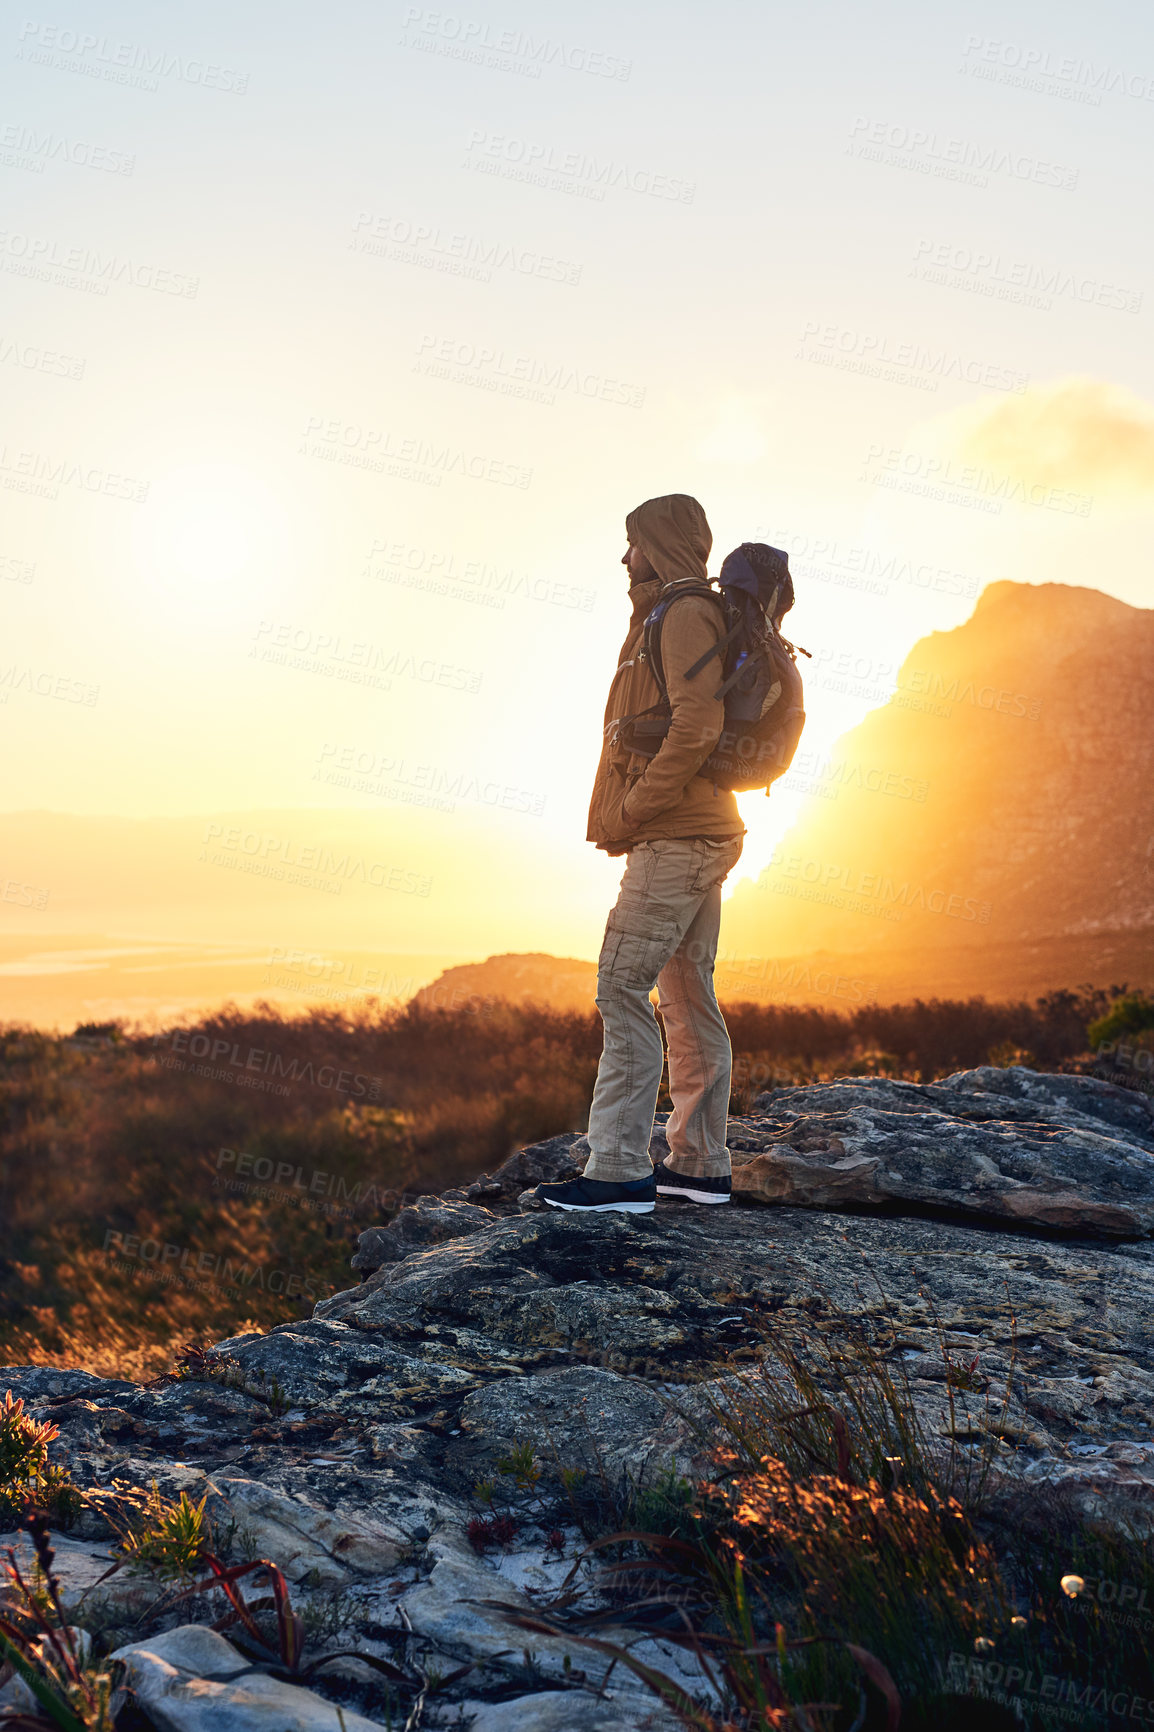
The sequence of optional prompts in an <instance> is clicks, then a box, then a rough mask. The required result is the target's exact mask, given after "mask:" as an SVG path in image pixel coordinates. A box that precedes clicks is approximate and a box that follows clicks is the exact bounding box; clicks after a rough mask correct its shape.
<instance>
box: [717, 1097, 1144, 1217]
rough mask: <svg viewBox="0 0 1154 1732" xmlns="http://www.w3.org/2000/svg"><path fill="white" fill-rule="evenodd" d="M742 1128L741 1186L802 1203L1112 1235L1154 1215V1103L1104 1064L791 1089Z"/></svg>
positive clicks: (750, 1192)
mask: <svg viewBox="0 0 1154 1732" xmlns="http://www.w3.org/2000/svg"><path fill="white" fill-rule="evenodd" d="M756 1106H757V1107H758V1108H759V1109H760V1114H759V1116H758V1117H756V1118H754V1119H751V1120H748V1121H746V1122H745V1123H744V1124H742V1125H740V1127H739V1128H737V1129H736V1131H735V1132H731V1135H730V1139H729V1141H730V1148H731V1150H732V1152H733V1162H734V1188H735V1189H736V1190H738V1191H740V1193H741V1194H742V1195H743V1196H749V1197H751V1198H755V1199H756V1200H757V1201H759V1202H765V1203H777V1204H788V1205H792V1206H794V1207H799V1208H825V1209H828V1208H835V1209H871V1210H890V1211H893V1212H898V1213H903V1214H910V1213H914V1212H917V1211H925V1212H927V1213H943V1214H949V1213H957V1214H959V1215H963V1216H964V1215H973V1216H977V1217H980V1218H984V1219H988V1220H999V1221H1003V1222H1012V1223H1015V1224H1020V1225H1022V1226H1024V1227H1037V1228H1043V1229H1055V1230H1059V1231H1063V1232H1069V1233H1077V1234H1083V1235H1090V1236H1096V1237H1103V1238H1112V1239H1133V1238H1141V1237H1145V1236H1146V1235H1148V1234H1149V1233H1150V1232H1151V1230H1152V1228H1154V1114H1152V1113H1151V1110H1150V1106H1149V1103H1148V1102H1147V1101H1146V1100H1145V1099H1144V1098H1143V1097H1142V1096H1135V1095H1131V1094H1129V1093H1128V1091H1126V1090H1124V1089H1118V1088H1114V1087H1113V1086H1112V1085H1111V1084H1109V1083H1105V1082H1100V1081H1098V1080H1096V1079H1095V1078H1093V1077H1039V1076H1037V1075H1036V1074H1035V1073H1033V1072H1031V1071H1026V1070H1023V1069H1021V1068H1017V1069H1014V1070H1011V1071H996V1070H994V1069H992V1068H991V1067H989V1066H984V1067H982V1068H981V1069H979V1070H973V1071H963V1072H960V1073H959V1074H958V1075H956V1076H952V1077H947V1078H946V1079H945V1081H944V1082H941V1083H933V1084H924V1085H915V1084H912V1083H900V1082H891V1081H889V1080H888V1079H885V1078H881V1077H871V1078H863V1079H861V1080H860V1081H853V1082H834V1083H829V1084H826V1085H824V1086H823V1085H817V1086H814V1087H810V1088H802V1089H778V1090H775V1091H774V1092H773V1093H772V1094H768V1095H762V1096H760V1097H759V1099H758V1101H757V1102H756Z"/></svg>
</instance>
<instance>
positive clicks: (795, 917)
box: [722, 582, 1154, 997]
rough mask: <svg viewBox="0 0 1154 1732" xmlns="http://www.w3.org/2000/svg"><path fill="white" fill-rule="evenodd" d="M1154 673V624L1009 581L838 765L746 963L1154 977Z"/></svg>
mask: <svg viewBox="0 0 1154 1732" xmlns="http://www.w3.org/2000/svg"><path fill="white" fill-rule="evenodd" d="M1152 667H1154V610H1150V609H1144V608H1135V607H1130V606H1128V605H1127V604H1126V603H1124V602H1121V601H1117V600H1114V599H1113V598H1112V597H1110V596H1107V595H1103V594H1102V593H1101V592H1099V591H1097V590H1093V589H1083V588H1076V587H1072V586H1068V585H1064V584H1041V585H1028V584H1020V583H1011V582H1002V583H994V584H991V585H990V586H989V587H988V588H987V589H985V590H984V591H983V593H982V595H981V597H980V598H979V600H978V603H977V605H976V607H975V609H974V612H973V614H972V615H971V617H970V618H969V619H968V620H966V621H965V622H964V623H963V624H962V625H960V626H958V627H956V628H955V629H954V630H952V631H947V632H933V633H931V634H930V636H928V637H925V638H922V639H921V640H920V641H919V642H918V643H917V644H915V645H914V647H913V649H912V650H911V652H910V654H909V655H908V657H907V658H906V660H905V662H904V663H903V665H902V668H901V671H900V673H899V675H898V680H897V689H896V691H895V692H894V694H893V696H892V697H891V698H890V700H889V701H888V702H887V703H885V704H883V705H882V706H881V707H880V708H879V709H877V710H874V711H872V712H871V713H870V714H869V715H867V716H866V718H865V719H864V720H863V721H862V722H861V723H859V725H858V726H857V727H855V728H853V729H851V730H850V731H849V732H848V733H847V734H845V735H843V736H842V738H841V740H840V741H839V742H838V744H837V746H836V747H835V749H834V751H833V752H832V753H831V755H830V758H829V760H828V762H827V763H826V764H824V765H822V766H818V767H817V769H816V775H815V780H816V782H817V784H818V785H817V787H816V789H815V791H814V793H813V796H812V797H811V798H810V799H809V800H808V802H807V804H806V806H805V807H804V808H803V810H802V811H801V813H800V814H799V818H798V821H797V823H796V824H795V825H794V827H793V828H792V829H791V830H790V832H789V833H788V834H787V835H786V837H785V838H784V839H783V841H782V843H781V845H780V847H779V848H778V849H776V850H775V853H774V856H773V859H772V861H771V863H770V865H769V866H768V867H767V868H766V869H765V870H764V871H763V872H762V873H761V875H760V877H759V879H758V880H757V882H756V883H749V882H745V883H742V884H740V885H739V886H738V888H737V890H736V891H735V894H734V896H733V898H732V900H731V902H730V903H729V906H728V908H727V910H726V917H725V922H724V925H723V937H722V943H723V949H724V951H725V952H726V953H727V954H728V955H729V956H731V957H745V956H752V955H758V956H762V957H772V956H790V957H798V956H807V955H812V954H814V953H822V954H823V955H825V956H827V957H828V958H829V959H831V960H832V961H833V962H835V963H837V964H844V965H845V966H846V967H849V968H850V969H851V971H855V972H856V973H857V974H858V975H859V976H860V975H862V974H868V975H869V976H871V977H873V979H874V980H875V981H876V982H877V983H878V986H879V990H881V991H882V993H883V995H884V996H887V997H888V996H892V994H893V993H894V992H895V991H918V992H921V993H923V994H925V993H932V992H947V991H948V992H951V993H956V992H959V991H964V992H985V993H986V994H988V995H993V994H1006V993H1014V994H1016V993H1019V992H1029V991H1032V990H1035V989H1037V990H1042V989H1044V987H1046V986H1058V985H1066V984H1074V983H1075V981H1080V980H1082V979H1094V980H1096V981H1097V982H1098V983H1100V984H1106V983H1108V982H1107V979H1106V977H1107V976H1109V977H1110V979H1111V980H1113V979H1117V978H1118V977H1119V974H1120V973H1121V974H1123V975H1124V974H1126V973H1127V972H1128V973H1129V975H1130V977H1131V978H1132V979H1137V978H1139V977H1142V976H1143V974H1144V973H1145V974H1148V973H1149V972H1150V967H1151V962H1152V960H1154V800H1152V793H1151V791H1152V789H1154V705H1152V704H1151V701H1150V694H1151V668H1152Z"/></svg>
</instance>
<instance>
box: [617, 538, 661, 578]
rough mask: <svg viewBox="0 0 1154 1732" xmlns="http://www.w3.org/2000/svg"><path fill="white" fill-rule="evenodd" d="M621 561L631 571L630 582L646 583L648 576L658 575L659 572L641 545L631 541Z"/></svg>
mask: <svg viewBox="0 0 1154 1732" xmlns="http://www.w3.org/2000/svg"><path fill="white" fill-rule="evenodd" d="M621 563H622V565H623V566H624V567H625V569H626V571H627V572H628V573H629V583H630V586H632V585H633V584H635V583H644V582H645V580H646V578H648V577H656V576H657V573H656V572H655V571H654V569H653V567H652V566H651V565H650V563H649V561H648V560H647V559H646V557H645V555H644V554H643V553H642V551H641V549H640V548H639V547H634V545H633V543H632V542H630V543H629V545H628V547H627V548H626V549H625V552H624V553H623V554H622V556H621Z"/></svg>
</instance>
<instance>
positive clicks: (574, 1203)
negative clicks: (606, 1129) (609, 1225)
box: [533, 1174, 657, 1215]
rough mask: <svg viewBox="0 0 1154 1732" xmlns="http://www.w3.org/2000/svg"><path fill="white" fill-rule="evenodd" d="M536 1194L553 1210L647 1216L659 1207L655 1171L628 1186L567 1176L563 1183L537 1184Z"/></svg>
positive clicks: (634, 1180) (534, 1193)
mask: <svg viewBox="0 0 1154 1732" xmlns="http://www.w3.org/2000/svg"><path fill="white" fill-rule="evenodd" d="M533 1195H534V1196H535V1197H540V1199H541V1201H542V1202H543V1203H548V1205H549V1207H550V1208H551V1209H595V1210H600V1211H604V1210H607V1209H616V1210H618V1211H619V1212H620V1213H621V1214H623V1215H648V1214H651V1213H652V1211H653V1210H654V1209H655V1208H656V1207H657V1186H656V1183H655V1182H654V1179H653V1176H652V1174H651V1175H650V1177H649V1178H647V1179H633V1180H632V1181H631V1182H630V1183H629V1184H627V1185H610V1184H606V1183H605V1182H604V1181H603V1180H601V1179H585V1178H581V1179H567V1180H566V1182H565V1183H564V1184H563V1185H538V1186H537V1189H536V1190H535V1191H534V1192H533Z"/></svg>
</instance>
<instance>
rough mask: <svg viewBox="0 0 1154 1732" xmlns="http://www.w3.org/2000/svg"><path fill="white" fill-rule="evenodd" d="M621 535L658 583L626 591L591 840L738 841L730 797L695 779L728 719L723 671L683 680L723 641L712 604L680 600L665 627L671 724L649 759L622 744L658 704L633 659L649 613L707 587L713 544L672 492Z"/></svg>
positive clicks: (606, 845)
mask: <svg viewBox="0 0 1154 1732" xmlns="http://www.w3.org/2000/svg"><path fill="white" fill-rule="evenodd" d="M625 532H626V535H627V536H628V538H629V541H630V542H631V544H632V545H633V546H634V547H639V548H640V549H641V551H642V552H643V553H644V554H645V556H646V558H647V559H648V560H649V563H650V565H652V566H653V569H654V570H655V571H656V573H657V576H656V577H655V578H649V579H647V580H645V581H644V582H641V583H634V584H631V585H630V587H629V598H630V600H631V602H632V603H633V613H632V617H631V618H630V621H629V630H628V633H627V634H626V638H625V642H624V644H623V645H622V646H621V654H620V656H619V657H618V664H617V672H616V674H615V675H614V677H613V683H612V684H611V686H610V687H609V700H608V702H607V704H606V706H605V723H604V732H603V735H602V746H601V760H600V762H599V764H598V766H597V776H596V780H595V781H594V784H593V798H592V800H591V802H590V806H589V831H588V837H589V841H590V842H594V843H596V845H597V847H598V848H603V849H604V850H605V852H606V853H607V854H625V853H627V852H628V850H629V849H630V848H634V847H636V846H637V844H638V843H639V842H653V841H657V840H659V839H673V838H677V839H682V840H684V839H686V838H689V837H697V836H708V837H717V838H721V837H724V836H741V835H744V833H745V826H744V825H743V823H742V822H741V815H740V813H739V812H738V810H737V801H736V800H735V799H734V796H733V794H732V793H731V792H730V791H729V790H728V789H725V788H717V787H715V786H714V784H713V783H712V782H710V781H708V780H706V778H705V777H704V776H699V775H698V774H697V772H698V770H699V769H700V768H701V766H702V764H703V763H704V762H705V760H706V758H707V757H708V756H709V754H710V752H711V751H712V750H713V748H714V746H716V744H717V742H718V739H719V738H720V735H721V730H722V727H723V725H724V721H725V705H724V702H723V701H722V700H720V699H717V698H715V697H714V696H713V694H714V692H715V691H716V689H717V684H718V681H717V679H716V677H714V676H715V674H716V671H717V668H718V666H719V664H718V663H717V662H712V663H709V664H707V665H706V667H705V668H704V669H703V670H702V672H701V673H699V674H698V675H697V677H696V679H693V680H687V679H686V678H685V670H686V669H687V668H690V667H692V666H693V664H694V662H695V661H696V660H697V659H698V657H699V656H701V655H703V654H704V653H705V651H706V650H708V649H709V648H711V646H712V645H714V644H715V643H717V642H718V641H719V640H720V638H721V637H722V636H723V635H724V629H725V628H724V625H723V623H722V613H721V609H720V608H719V607H718V606H717V605H716V603H714V602H712V601H709V600H708V599H707V598H706V597H705V596H697V595H690V596H686V597H685V598H684V599H683V600H681V601H679V602H678V603H677V605H676V606H675V607H671V608H670V609H669V612H668V613H667V614H666V616H665V619H664V621H663V622H662V626H661V659H662V662H663V664H664V669H665V677H666V684H667V687H668V692H669V702H670V707H671V708H672V711H673V718H672V721H671V722H670V725H669V733H668V735H667V736H666V738H665V740H664V741H663V742H662V744H661V746H660V747H659V749H658V751H657V753H656V754H655V756H654V757H652V758H645V757H642V756H640V755H638V754H637V753H633V752H630V751H629V750H628V748H627V747H626V746H624V745H622V743H621V741H620V738H619V727H620V723H621V722H622V721H623V720H624V718H625V717H627V716H634V715H638V714H639V713H640V712H641V711H642V710H646V709H649V708H650V707H651V706H652V705H654V704H656V703H658V702H659V701H660V696H661V694H660V691H659V690H658V686H657V681H656V680H655V679H654V677H653V674H652V671H651V670H650V668H649V665H648V664H647V663H646V662H645V661H643V660H640V659H639V658H638V651H639V650H640V649H641V645H642V638H643V634H644V626H645V618H646V615H647V614H648V613H649V611H650V609H651V608H652V607H653V604H654V603H655V602H656V600H657V598H658V596H659V595H660V594H661V592H662V590H663V588H664V587H665V586H666V585H667V584H671V583H672V584H676V583H688V582H697V583H703V582H705V581H706V576H707V573H706V565H705V562H706V560H707V559H708V557H709V550H710V548H711V546H712V545H713V537H712V535H711V534H710V529H709V524H708V522H707V521H706V517H705V513H704V511H703V510H702V509H701V506H700V505H699V504H698V503H697V501H696V499H691V498H690V497H689V495H688V494H686V493H671V494H668V495H666V496H665V497H664V498H662V499H649V500H647V501H646V502H645V504H644V505H639V506H638V507H637V509H636V511H631V512H630V514H629V516H628V517H627V518H626V519H625Z"/></svg>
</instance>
